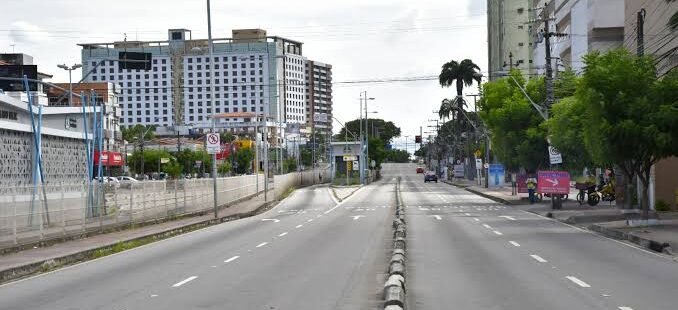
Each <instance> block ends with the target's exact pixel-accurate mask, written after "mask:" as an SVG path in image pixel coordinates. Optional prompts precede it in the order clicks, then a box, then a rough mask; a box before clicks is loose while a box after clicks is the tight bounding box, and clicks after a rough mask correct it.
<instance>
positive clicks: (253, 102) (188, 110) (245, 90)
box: [80, 29, 306, 137]
mask: <svg viewBox="0 0 678 310" xmlns="http://www.w3.org/2000/svg"><path fill="white" fill-rule="evenodd" d="M168 36H169V38H168V40H163V41H126V40H125V41H119V42H112V43H86V44H80V46H82V63H83V76H86V78H85V81H88V82H96V81H107V82H112V83H116V84H118V85H119V86H120V88H121V93H122V94H121V96H120V100H119V102H120V105H121V108H122V112H123V113H122V117H121V124H122V125H123V126H134V125H137V124H141V125H159V126H163V127H165V128H166V129H167V128H169V130H167V131H168V132H170V133H173V134H176V131H180V129H185V127H192V128H195V129H197V130H198V131H205V130H207V129H208V128H210V127H211V126H212V122H213V118H212V116H213V115H219V117H218V118H215V119H216V121H215V123H216V124H215V126H216V127H217V129H218V130H220V131H231V132H235V133H247V132H250V131H252V130H253V128H254V125H255V124H254V121H255V118H254V117H255V115H256V114H259V115H264V114H265V115H267V116H268V117H269V119H268V120H267V126H269V127H271V130H272V131H276V130H277V128H280V127H282V128H283V130H284V128H285V127H286V126H287V125H288V124H295V123H296V124H306V98H305V95H306V86H305V84H306V83H305V81H306V76H305V66H306V58H305V57H304V56H303V55H302V44H303V43H301V42H298V41H294V40H289V39H285V38H281V37H275V36H267V35H266V31H265V30H262V29H239V30H233V32H232V37H231V38H215V39H213V42H214V44H213V46H214V50H213V57H214V68H213V71H214V76H213V77H211V76H210V75H211V74H212V73H211V72H212V70H210V65H209V57H208V54H209V49H208V41H207V40H206V39H192V37H191V31H190V30H187V29H170V30H169V31H168ZM212 91H213V92H214V98H211V93H212ZM275 122H279V123H278V124H274V123H275ZM281 123H282V125H281ZM177 128H179V129H177ZM160 132H163V131H162V128H161V130H160ZM181 132H182V133H183V131H181ZM278 136H279V137H282V132H280V134H279V135H278Z"/></svg>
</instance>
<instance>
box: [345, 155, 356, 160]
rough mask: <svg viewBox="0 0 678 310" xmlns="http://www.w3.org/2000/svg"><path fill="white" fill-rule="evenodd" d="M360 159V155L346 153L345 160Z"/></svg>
mask: <svg viewBox="0 0 678 310" xmlns="http://www.w3.org/2000/svg"><path fill="white" fill-rule="evenodd" d="M354 160H358V156H355V155H344V161H354Z"/></svg>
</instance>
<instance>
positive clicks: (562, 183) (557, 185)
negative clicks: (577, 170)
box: [537, 171, 570, 194]
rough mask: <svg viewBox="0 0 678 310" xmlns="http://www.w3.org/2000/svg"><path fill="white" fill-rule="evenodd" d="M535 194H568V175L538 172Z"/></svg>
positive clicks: (566, 173) (565, 172) (555, 172)
mask: <svg viewBox="0 0 678 310" xmlns="http://www.w3.org/2000/svg"><path fill="white" fill-rule="evenodd" d="M537 192H539V193H543V194H569V193H570V173H568V172H567V171H538V172H537Z"/></svg>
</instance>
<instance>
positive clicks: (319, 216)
mask: <svg viewBox="0 0 678 310" xmlns="http://www.w3.org/2000/svg"><path fill="white" fill-rule="evenodd" d="M322 216H323V215H322V214H320V215H318V216H316V217H315V218H321V217H322Z"/></svg>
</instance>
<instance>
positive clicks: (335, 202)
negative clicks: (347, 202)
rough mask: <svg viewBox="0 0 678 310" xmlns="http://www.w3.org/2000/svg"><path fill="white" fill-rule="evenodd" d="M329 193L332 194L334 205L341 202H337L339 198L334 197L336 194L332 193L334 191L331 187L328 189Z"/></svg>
mask: <svg viewBox="0 0 678 310" xmlns="http://www.w3.org/2000/svg"><path fill="white" fill-rule="evenodd" d="M327 192H328V193H329V194H330V198H332V201H334V204H338V203H339V200H337V197H334V194H333V193H332V189H331V188H330V187H329V186H328V187H327Z"/></svg>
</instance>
